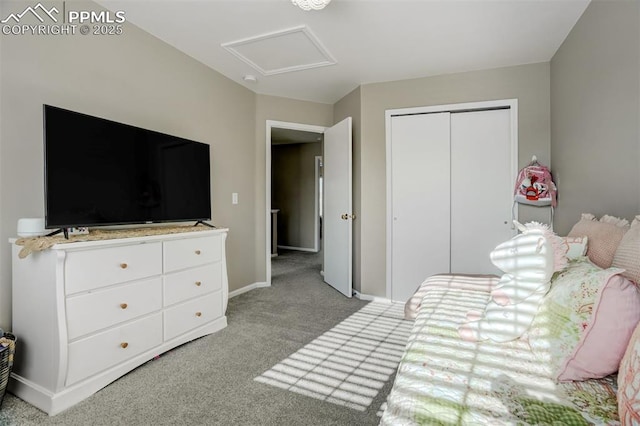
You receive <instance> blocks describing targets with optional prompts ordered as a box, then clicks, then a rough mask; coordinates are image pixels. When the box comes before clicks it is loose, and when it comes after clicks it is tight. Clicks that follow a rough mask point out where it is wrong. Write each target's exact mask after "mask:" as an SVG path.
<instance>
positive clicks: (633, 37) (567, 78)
mask: <svg viewBox="0 0 640 426" xmlns="http://www.w3.org/2000/svg"><path fill="white" fill-rule="evenodd" d="M639 45H640V2H638V1H606V2H603V1H593V2H591V4H590V5H589V7H588V8H587V9H586V10H585V12H584V14H583V15H582V17H581V18H580V20H579V21H578V22H577V24H576V25H575V27H574V28H573V30H572V31H571V33H570V34H569V36H568V37H567V38H566V40H565V41H564V43H563V44H562V46H561V47H560V49H559V50H558V52H557V53H556V54H555V56H554V57H553V59H552V60H551V154H552V157H553V163H554V169H555V170H556V172H555V178H556V180H557V183H558V189H559V192H558V209H557V212H556V220H555V229H556V231H557V232H559V233H561V234H562V233H566V232H568V231H569V230H570V229H571V226H572V225H573V224H574V223H575V222H577V221H578V219H579V218H580V214H581V213H589V212H590V213H593V214H595V215H597V216H600V215H602V214H612V215H616V216H622V217H626V218H629V219H632V218H633V217H634V216H635V215H636V214H638V213H640V175H639V173H640V149H639V145H640V129H639V127H638V122H640V120H639V116H640V106H639V102H640V89H639V86H640V54H639V49H640V48H639Z"/></svg>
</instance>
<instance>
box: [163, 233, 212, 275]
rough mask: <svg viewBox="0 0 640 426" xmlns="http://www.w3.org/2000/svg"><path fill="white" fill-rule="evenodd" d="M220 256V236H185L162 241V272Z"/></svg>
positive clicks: (210, 260) (195, 264)
mask: <svg viewBox="0 0 640 426" xmlns="http://www.w3.org/2000/svg"><path fill="white" fill-rule="evenodd" d="M221 258H222V237H221V236H219V235H214V236H210V237H198V238H185V239H182V240H172V241H165V242H164V272H171V271H179V270H180V269H186V268H191V267H193V266H199V265H204V264H207V263H211V262H215V261H218V260H220V259H221Z"/></svg>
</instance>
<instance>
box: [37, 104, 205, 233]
mask: <svg viewBox="0 0 640 426" xmlns="http://www.w3.org/2000/svg"><path fill="white" fill-rule="evenodd" d="M44 151H45V173H44V176H45V223H46V227H47V228H70V227H78V226H97V225H121V224H136V223H153V222H176V221H191V220H194V221H199V220H210V219H211V188H210V164H209V145H207V144H204V143H200V142H195V141H190V140H187V139H183V138H179V137H175V136H170V135H166V134H163V133H158V132H154V131H151V130H145V129H141V128H138V127H134V126H129V125H126V124H121V123H116V122H114V121H109V120H105V119H102V118H97V117H92V116H89V115H85V114H80V113H78V112H73V111H68V110H65V109H62V108H58V107H53V106H50V105H44Z"/></svg>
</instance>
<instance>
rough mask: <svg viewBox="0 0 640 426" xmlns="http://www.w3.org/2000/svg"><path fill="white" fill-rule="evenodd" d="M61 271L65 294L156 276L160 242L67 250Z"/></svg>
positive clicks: (159, 256) (159, 269)
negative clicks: (63, 276) (62, 271)
mask: <svg viewBox="0 0 640 426" xmlns="http://www.w3.org/2000/svg"><path fill="white" fill-rule="evenodd" d="M64 272H65V293H66V294H73V293H78V292H81V291H87V290H92V289H95V288H100V287H104V286H107V285H111V284H117V283H122V282H126V281H133V280H138V279H140V278H146V277H152V276H154V275H160V274H161V273H162V243H160V242H157V243H148V244H136V245H130V246H119V247H108V248H100V249H93V250H83V251H71V252H69V253H68V254H67V258H66V261H65V268H64Z"/></svg>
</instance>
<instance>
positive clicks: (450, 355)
mask: <svg viewBox="0 0 640 426" xmlns="http://www.w3.org/2000/svg"><path fill="white" fill-rule="evenodd" d="M635 225H636V221H634V226H635ZM627 228H628V226H627ZM637 228H638V229H637V231H638V232H637V237H638V238H640V221H638V223H637ZM585 240H586V238H585ZM618 243H620V241H618ZM636 246H637V248H640V244H638V242H636ZM637 259H638V256H637V253H636V254H635V258H634V260H633V261H634V262H635V263H637ZM603 271H604V272H603ZM623 271H624V270H623V269H621V268H609V269H606V270H605V269H603V268H600V267H598V266H597V265H594V264H593V263H592V261H591V259H590V258H589V257H586V256H585V257H581V256H578V257H577V258H576V259H573V260H572V261H571V262H570V264H569V266H568V267H567V268H566V270H565V271H564V272H562V273H557V274H555V275H554V277H553V279H552V280H551V282H552V285H551V290H550V291H549V293H548V294H547V296H546V300H548V303H547V302H544V303H543V304H541V305H540V310H541V311H543V310H544V308H543V306H547V305H548V306H555V307H556V308H557V306H556V305H555V304H556V302H557V301H558V300H562V299H563V298H565V299H566V300H568V301H569V302H568V303H574V304H577V305H579V306H582V307H584V306H588V308H589V309H580V308H578V309H576V314H575V315H574V317H572V318H571V320H573V321H576V322H577V324H576V327H577V328H575V329H574V331H573V334H575V336H573V337H572V339H574V340H571V339H568V340H570V341H571V346H572V347H574V348H568V347H563V350H564V351H565V354H564V355H563V356H564V357H565V358H566V359H565V360H564V361H562V365H563V366H565V367H566V366H567V365H571V366H573V367H575V368H574V369H573V373H574V375H575V374H577V375H578V376H580V374H582V375H583V376H585V377H579V378H580V380H577V379H576V380H565V379H566V377H565V378H564V379H562V380H560V379H559V377H561V376H559V373H558V371H560V370H559V369H558V366H559V365H561V364H559V363H558V362H555V360H554V359H553V358H554V356H555V355H556V354H555V353H554V354H552V355H550V356H549V357H548V358H545V357H544V356H542V357H541V352H540V350H539V349H540V348H539V347H538V346H536V345H537V344H536V337H538V336H539V330H541V329H542V330H547V329H550V328H553V327H552V326H551V325H548V324H543V323H541V322H540V321H541V320H539V318H543V317H544V318H545V320H546V321H549V324H551V322H550V320H549V316H548V315H551V314H553V315H555V314H556V313H557V310H556V311H553V312H552V313H551V314H549V312H550V311H549V312H547V311H545V312H546V314H548V315H547V316H546V317H545V316H544V315H542V314H540V313H538V314H537V315H538V316H537V317H536V319H535V320H534V321H533V323H532V324H531V329H530V330H529V331H528V332H527V333H525V334H524V335H523V336H522V337H521V338H518V339H516V340H513V341H509V342H504V343H495V342H493V341H491V340H485V341H468V340H465V339H464V338H461V333H460V331H459V329H460V328H461V326H462V325H463V324H465V323H466V322H468V321H469V313H470V312H474V311H479V312H482V311H483V310H484V309H485V307H486V306H487V304H488V303H490V301H491V297H492V290H494V289H495V287H496V285H497V284H498V283H499V280H500V278H499V277H496V276H482V275H436V276H433V277H429V278H428V279H426V280H425V282H424V283H422V285H421V286H420V287H419V288H418V289H417V291H416V293H415V294H414V296H413V297H412V298H411V299H410V300H409V301H407V303H406V305H405V316H406V317H407V319H414V320H415V323H414V325H413V328H412V332H411V334H410V337H409V339H408V343H407V345H406V348H405V352H404V355H403V357H402V360H401V362H400V365H399V367H398V372H397V375H396V378H395V382H394V384H393V388H392V390H391V392H390V394H389V396H388V399H387V407H386V409H385V411H384V413H383V415H382V418H381V422H380V424H381V425H416V424H420V425H431V424H434V425H513V424H518V425H530V424H531V425H533V424H549V425H556V424H557V425H590V424H593V425H617V424H621V423H622V424H623V425H625V424H629V425H631V424H633V425H637V424H640V414H638V412H639V411H640V396H639V395H640V391H639V389H640V372H639V371H637V370H638V369H640V355H639V354H640V326H639V327H636V324H638V320H639V319H640V292H639V291H638V288H637V287H636V285H635V283H634V282H630V281H629V280H628V279H626V278H624V277H622V275H621V274H622V272H623ZM588 274H593V276H594V277H595V276H596V275H597V279H598V280H600V281H602V283H601V284H598V283H596V281H597V280H596V278H594V279H593V282H589V281H588V280H589V279H590V278H585V277H587V275H588ZM636 278H637V277H636ZM570 280H573V281H578V282H579V283H578V284H576V285H574V287H573V290H572V289H571V288H572V287H571V285H568V284H566V283H567V282H573V281H570ZM589 289H593V290H589ZM571 291H574V293H571ZM554 292H555V293H554ZM590 292H591V293H592V294H591V293H590ZM614 293H615V297H616V298H617V299H616V300H613V299H612V300H611V303H609V302H606V301H605V298H606V297H609V296H612V295H614ZM605 296H606V297H605ZM583 297H584V298H585V299H584V300H587V298H592V300H593V302H592V303H590V304H589V303H585V302H584V300H582V299H581V298H583ZM612 297H613V296H612ZM545 303H547V305H545ZM557 303H560V302H557ZM607 303H608V304H609V305H607ZM581 310H582V311H583V312H580V311H581ZM627 311H628V312H627ZM596 314H597V315H599V317H598V318H597V321H598V322H597V325H596ZM576 315H577V316H576ZM580 315H582V316H581V317H580ZM605 316H607V317H609V319H610V320H612V321H609V322H610V323H609V324H604V325H602V323H603V322H604V319H602V318H604V317H605ZM563 321H566V322H571V321H569V320H567V319H566V318H564V319H563ZM622 323H624V330H622V331H620V330H618V329H617V328H619V327H620V324H622ZM612 324H615V325H613V326H612ZM605 326H606V327H609V328H606V327H605ZM598 327H600V328H598ZM602 327H605V328H602ZM611 327H616V330H614V329H613V328H611ZM603 330H604V331H605V332H604V335H607V334H608V335H611V336H613V335H614V334H615V335H616V336H618V337H619V338H618V340H620V342H611V343H609V342H608V341H606V340H607V339H608V338H609V337H605V338H603V333H602V332H603ZM536 333H538V334H536ZM563 338H566V335H564V337H563ZM589 339H591V340H589ZM596 339H599V341H598V340H596ZM556 343H557V342H552V346H553V345H555V346H563V345H564V343H563V344H556ZM588 345H591V349H589V350H590V351H591V352H590V353H589V354H588V355H589V357H586V358H585V352H586V350H587V346H588ZM555 346H553V347H555ZM594 347H597V348H596V349H593V348H594ZM598 350H600V351H601V352H599V353H598V352H597V351H598ZM581 351H582V352H581ZM605 351H608V352H610V353H613V352H618V353H617V354H614V355H615V357H617V358H615V357H612V356H609V355H611V354H610V353H608V352H605ZM567 354H568V355H567ZM594 354H595V355H594ZM594 356H595V358H594ZM580 357H582V358H584V359H586V360H587V361H586V362H583V365H582V367H584V365H586V366H587V367H586V369H587V370H589V369H590V370H589V371H590V372H591V373H592V374H591V375H598V376H600V377H598V378H588V377H586V376H588V375H589V374H587V373H585V372H584V371H583V370H584V368H583V369H582V370H581V369H580V366H577V367H576V365H575V364H571V363H577V362H578V361H580V359H581V358H580ZM623 357H624V359H623V360H622V363H621V362H620V360H621V358H623ZM605 358H611V359H610V360H607V362H608V363H609V365H608V366H607V368H608V370H607V369H606V368H603V369H600V371H597V372H596V373H593V371H592V370H594V369H595V370H597V368H595V367H594V368H592V367H593V365H591V364H592V363H593V362H594V361H593V360H594V359H598V360H599V359H603V360H604V359H605ZM583 361H584V360H583ZM618 366H620V374H619V375H618V372H617V370H618ZM611 370H613V371H611ZM563 371H565V373H566V369H565V370H563ZM576 372H578V373H576ZM607 372H609V374H606V373H607ZM565 376H566V374H565ZM573 378H574V379H575V377H573ZM619 387H620V388H621V390H620V391H619ZM622 388H624V389H622ZM621 418H622V421H621Z"/></svg>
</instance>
